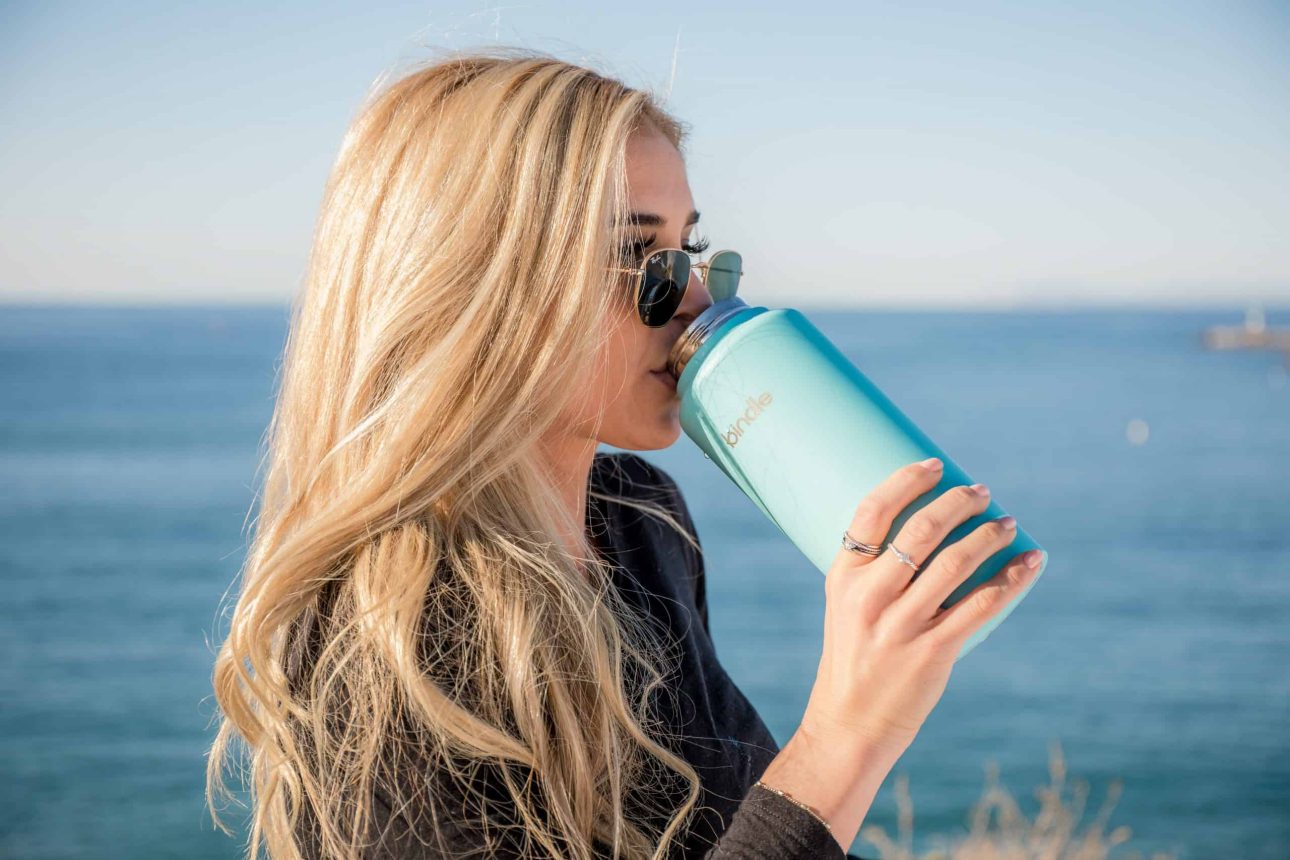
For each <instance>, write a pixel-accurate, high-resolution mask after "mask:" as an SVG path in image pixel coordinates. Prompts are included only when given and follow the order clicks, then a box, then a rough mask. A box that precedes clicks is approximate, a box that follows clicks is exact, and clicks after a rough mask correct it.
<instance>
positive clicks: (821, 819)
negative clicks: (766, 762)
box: [753, 779, 833, 836]
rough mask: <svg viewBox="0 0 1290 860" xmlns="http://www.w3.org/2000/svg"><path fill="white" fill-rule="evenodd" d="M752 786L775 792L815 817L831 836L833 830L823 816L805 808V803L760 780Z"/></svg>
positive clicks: (809, 808) (807, 807)
mask: <svg viewBox="0 0 1290 860" xmlns="http://www.w3.org/2000/svg"><path fill="white" fill-rule="evenodd" d="M753 785H755V786H756V785H760V786H761V787H762V788H764V789H766V790H767V791H773V792H775V793H776V794H778V795H779V796H780V797H782V798H784V799H785V800H787V801H788V802H789V803H791V804H793V805H795V806H800V807H801V808H802V809H805V810H806V811H807V812H809V813H811V815H813V816H815V818H816V819H817V820H818V821H819V822H820V823H821V824H823V825H824V829H825V830H827V831H829V835H830V836H831V835H833V828H832V827H830V826H829V822H827V821H825V820H824V816H823V815H820V813H818V812H816V811H815V810H814V809H812V808H811V807H809V806H807V805H806V804H805V803H802V801H800V800H797V799H796V798H794V797H791V796H790V795H789V794H787V793H786V792H783V791H780V790H779V789H778V788H773V787H771V786H769V785H767V784H766V783H764V782H762V781H761V780H760V779H759V780H757V781H756V782H755V783H753Z"/></svg>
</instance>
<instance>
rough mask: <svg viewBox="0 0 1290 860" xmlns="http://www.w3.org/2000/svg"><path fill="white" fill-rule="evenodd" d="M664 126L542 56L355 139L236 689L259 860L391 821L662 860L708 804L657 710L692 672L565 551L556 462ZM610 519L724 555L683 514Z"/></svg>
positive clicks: (411, 77) (676, 131) (434, 81)
mask: <svg viewBox="0 0 1290 860" xmlns="http://www.w3.org/2000/svg"><path fill="white" fill-rule="evenodd" d="M642 124H650V125H652V126H653V127H655V128H656V129H658V130H659V131H661V132H662V133H663V134H664V135H666V136H667V137H668V139H669V140H671V141H672V142H673V143H674V144H675V145H676V146H677V147H678V148H680V146H681V142H682V139H683V137H684V134H685V127H684V126H683V125H682V124H681V123H680V122H679V121H678V120H676V119H675V118H673V117H671V116H670V115H669V114H667V113H666V112H664V110H663V109H662V108H661V107H660V106H659V104H658V103H657V101H656V98H655V97H654V96H653V95H652V94H650V93H649V92H647V91H643V90H638V89H633V88H630V87H627V86H625V85H624V84H622V83H620V82H619V81H617V80H615V79H613V78H610V77H607V76H604V75H602V74H599V73H597V72H594V71H592V70H589V69H587V68H583V67H580V66H577V65H572V64H570V63H567V62H563V61H560V60H557V59H555V58H552V57H549V56H546V55H543V54H537V53H534V52H528V51H518V50H514V49H503V50H498V51H493V52H491V53H487V52H486V53H472V54H468V55H455V56H451V57H449V58H447V59H441V60H438V61H434V62H428V61H427V62H425V63H423V64H422V65H421V66H419V67H417V68H414V69H413V71H411V72H410V73H408V74H406V75H404V76H402V77H400V78H399V79H397V80H395V81H394V82H393V83H390V84H388V85H384V86H378V87H376V88H374V90H373V93H372V94H370V95H369V96H368V98H367V100H366V101H365V102H364V105H363V107H362V108H361V109H360V110H359V112H358V113H357V115H356V117H355V118H354V120H353V122H352V123H351V125H350V128H349V129H348V131H347V133H346V135H345V137H344V141H343V144H342V146H341V149H340V153H339V155H338V157H337V160H336V162H335V164H334V166H333V168H332V171H331V174H330V177H329V179H328V182H327V185H326V189H325V194H324V199H323V203H322V207H321V212H320V214H319V218H318V221H317V226H316V230H315V233H314V238H313V245H312V249H311V253H310V258H309V264H308V269H307V274H306V278H305V282H304V284H303V289H302V290H301V292H300V294H299V295H298V297H297V298H296V300H295V302H294V303H293V308H292V315H291V324H290V329H289V332H288V337H287V342H286V346H285V349H284V360H283V365H282V368H281V375H280V379H279V385H280V387H279V391H278V393H277V399H276V404H275V409H274V414H273V417H272V421H271V423H270V426H269V428H268V431H267V433H266V451H265V453H264V462H267V471H266V474H265V478H264V486H263V490H262V493H261V494H260V512H259V514H258V516H257V517H256V519H255V526H254V537H253V539H252V540H251V544H250V547H249V551H248V554H247V558H246V562H245V564H244V567H243V569H242V571H241V575H240V579H241V584H240V593H239V594H238V598H237V602H236V606H235V607H234V609H233V612H232V614H231V618H230V619H229V631H228V635H227V637H226V639H225V640H224V641H223V643H222V645H221V647H220V650H219V653H218V656H217V659H216V663H215V669H214V678H213V685H214V690H215V697H216V699H217V702H218V706H219V712H220V713H219V714H218V715H217V716H218V717H219V720H220V725H219V731H218V734H217V736H216V738H215V741H214V744H213V746H212V749H211V754H210V757H209V763H208V767H207V802H208V804H209V805H210V807H211V810H212V815H213V817H214V819H215V822H216V825H217V826H219V827H220V828H221V829H223V830H224V831H225V832H230V831H229V830H228V828H227V827H225V826H224V824H223V823H222V822H221V821H220V816H219V813H218V811H217V809H216V803H215V799H216V796H217V795H223V796H224V797H231V796H232V795H231V794H230V793H229V791H228V788H227V786H226V785H225V784H224V781H223V776H222V771H223V766H224V764H225V760H226V758H231V757H232V748H231V747H230V742H231V741H234V740H238V741H240V744H239V745H240V746H241V747H242V748H243V751H244V753H245V754H246V759H247V760H248V761H249V766H250V777H249V783H250V792H249V793H250V797H251V805H250V821H249V824H250V828H249V838H248V844H247V847H246V851H247V855H246V856H248V857H250V858H252V860H254V858H256V857H258V855H259V849H260V845H261V843H263V846H264V848H265V849H266V850H267V852H268V854H269V856H271V857H280V858H295V857H301V856H319V855H321V856H328V857H350V856H358V855H360V854H361V853H362V852H363V850H364V848H365V847H370V845H371V841H370V834H371V833H372V831H373V830H374V828H375V826H376V825H377V824H379V823H380V819H381V815H380V814H378V813H382V812H384V811H390V815H391V816H393V815H399V816H402V817H403V818H404V819H407V820H411V821H412V823H413V826H414V827H416V828H417V829H416V833H417V834H418V838H419V837H420V836H429V837H434V836H435V835H436V834H437V835H439V836H440V837H442V836H443V835H444V834H446V833H449V832H469V833H471V834H472V836H471V838H472V839H474V840H477V841H478V844H479V847H480V848H481V849H482V850H484V851H490V850H494V849H498V848H500V846H502V845H503V844H506V845H508V846H512V848H511V850H516V851H519V852H521V853H520V855H519V856H525V857H539V856H559V857H572V858H591V857H592V856H594V852H595V851H598V850H601V849H599V848H597V845H599V846H605V847H607V848H608V849H609V850H611V851H612V856H614V857H623V858H648V857H653V858H659V857H664V856H666V852H667V850H668V848H669V847H672V846H675V845H676V844H678V842H679V838H680V836H681V834H683V833H684V832H686V827H687V820H688V817H689V815H690V813H691V812H693V811H694V810H695V809H697V808H700V807H698V806H697V802H698V798H699V797H700V785H699V780H698V777H697V775H696V773H695V771H694V770H693V768H691V767H690V766H689V765H688V764H687V763H686V761H685V760H684V759H683V758H681V757H679V755H678V754H677V753H676V751H675V749H676V748H675V747H674V746H673V745H672V744H671V743H670V741H671V740H674V739H675V738H674V736H672V735H669V734H668V731H667V729H666V727H665V726H663V725H662V724H661V721H658V720H656V719H654V717H653V712H652V711H651V708H650V696H651V695H652V694H654V693H655V692H660V691H663V690H665V689H666V685H665V683H664V681H665V678H666V675H667V671H668V664H667V662H666V661H667V658H668V656H669V655H670V654H671V653H673V652H672V651H671V650H670V648H669V647H668V644H667V643H665V642H662V641H660V640H658V639H657V638H656V637H655V636H654V635H653V632H652V629H651V626H650V622H649V621H648V620H647V619H645V618H643V617H640V616H634V615H633V614H632V612H631V611H630V610H629V609H628V607H627V605H626V604H625V603H624V602H623V601H621V599H620V598H619V597H618V595H617V594H616V591H615V589H614V588H613V587H612V586H611V584H610V581H609V574H610V567H609V566H608V564H607V562H606V561H605V560H604V559H602V557H601V556H600V555H599V554H598V552H597V551H596V549H595V546H594V544H593V543H591V541H590V539H589V537H588V535H587V534H586V531H585V528H584V524H583V523H577V524H576V526H577V527H576V528H575V529H573V530H572V531H576V532H577V533H580V534H581V535H582V541H581V543H580V544H579V546H580V547H581V551H580V552H570V551H569V550H568V549H567V548H566V546H565V545H564V543H563V541H562V540H559V539H557V535H559V534H561V533H562V530H563V531H564V532H567V531H569V529H568V528H567V527H568V525H569V524H568V523H566V522H561V521H560V519H559V518H560V517H561V516H565V517H567V513H565V512H564V511H563V506H562V505H561V504H559V503H558V500H559V498H560V497H559V495H558V493H557V491H556V488H555V484H554V482H553V478H552V476H551V475H550V474H549V473H548V471H547V470H546V468H544V467H543V465H542V458H541V457H540V455H539V453H538V449H537V446H536V444H535V443H536V442H537V440H538V439H539V437H541V436H542V434H543V433H545V432H546V431H548V430H549V429H551V428H552V427H553V426H555V425H556V423H557V421H558V419H559V416H560V414H561V410H562V408H563V407H565V405H566V403H567V402H568V398H569V397H570V396H571V393H572V392H578V391H580V390H582V389H583V388H584V387H585V386H586V385H587V382H588V380H589V379H590V378H591V374H592V372H593V369H594V363H595V362H596V361H597V357H598V356H600V355H601V352H600V350H601V347H602V344H603V341H604V337H605V332H606V330H607V328H608V320H609V319H610V315H611V314H621V313H623V312H624V308H625V305H623V304H622V302H623V301H626V300H627V299H626V298H625V296H624V294H623V293H622V291H615V290H612V289H610V285H611V284H612V283H613V281H612V280H611V278H610V276H609V275H608V274H607V272H606V269H607V268H608V267H610V266H613V265H618V264H620V263H621V260H619V259H618V256H617V250H616V249H617V242H616V241H615V239H614V238H613V230H612V225H613V224H614V223H616V222H617V221H618V220H619V219H621V218H623V216H624V215H625V211H626V206H627V193H626V191H627V189H626V170H625V168H626V163H625V152H626V143H627V139H628V136H629V135H630V134H631V133H632V132H633V131H634V130H636V129H638V128H640V127H641V126H642ZM557 429H558V428H557ZM262 466H263V463H262ZM589 496H598V497H601V498H614V499H615V500H617V501H620V502H626V503H628V504H630V505H631V506H632V507H636V508H639V509H641V510H644V511H647V512H648V513H649V514H651V515H653V516H657V517H659V518H660V519H662V520H665V521H667V522H668V523H670V524H671V525H672V526H673V527H675V528H677V529H678V530H679V531H681V532H682V534H684V535H685V537H686V538H688V539H689V540H690V541H691V545H692V546H695V547H696V548H697V543H695V541H694V538H693V536H691V535H690V534H689V533H688V532H686V531H685V527H684V525H683V524H682V523H681V522H680V521H679V520H678V519H677V518H676V517H673V516H672V513H671V512H670V511H669V510H667V509H665V508H664V507H661V506H655V505H652V504H648V503H643V502H640V501H639V500H637V501H629V500H626V499H621V498H618V497H616V496H606V495H602V494H601V493H598V492H596V491H595V490H594V489H590V488H589ZM483 772H488V773H491V774H492V775H493V777H494V778H496V779H497V780H499V782H500V785H502V786H503V787H504V795H505V796H504V798H503V799H502V802H500V803H499V802H498V801H497V799H496V798H492V799H490V798H489V797H488V796H487V792H485V791H483V790H481V789H480V787H479V785H478V784H477V783H476V781H475V780H476V778H477V777H479V776H480V774H481V773H483ZM242 776H243V779H244V780H245V779H246V776H245V774H244V773H243V774H242ZM669 779H671V780H679V782H671V783H669V782H668V780H669ZM665 784H671V785H676V786H679V789H678V791H679V793H672V794H669V792H670V791H671V789H668V790H664V788H663V786H664V785H665ZM448 789H451V790H448ZM638 789H639V791H638ZM635 795H639V796H635ZM633 797H634V800H633ZM668 797H671V798H672V801H671V802H667V803H665V802H663V801H664V799H666V798H668ZM376 798H380V802H379V803H378V802H376V800H375V799H376ZM441 798H451V799H453V803H454V806H452V807H451V808H449V807H448V806H447V801H446V800H442V801H441ZM651 798H653V799H652V800H651ZM677 798H681V800H680V802H679V803H677V802H676V799H677ZM463 799H465V800H468V801H469V802H470V803H469V805H468V810H469V811H468V812H465V813H463V808H464V807H463V805H462V804H463ZM441 806H442V807H443V808H440V807H441ZM463 814H464V817H463ZM467 828H469V829H467ZM508 840H509V841H508Z"/></svg>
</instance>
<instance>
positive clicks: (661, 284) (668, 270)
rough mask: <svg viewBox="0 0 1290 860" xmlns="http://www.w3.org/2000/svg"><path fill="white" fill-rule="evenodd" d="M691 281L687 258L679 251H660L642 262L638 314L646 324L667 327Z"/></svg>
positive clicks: (654, 326) (653, 326) (688, 259)
mask: <svg viewBox="0 0 1290 860" xmlns="http://www.w3.org/2000/svg"><path fill="white" fill-rule="evenodd" d="M689 282H690V258H689V256H688V255H687V254H685V253H684V252H682V251H659V252H658V253H656V254H653V255H651V256H650V258H649V259H648V260H646V261H645V276H644V283H643V284H642V285H641V295H640V315H641V321H642V322H644V323H645V325H647V326H650V327H652V328H657V327H658V326H661V325H666V324H667V321H668V320H670V319H671V318H672V315H673V314H675V313H676V309H677V308H678V307H680V305H681V299H682V298H684V297H685V288H686V286H687V285H688V284H689Z"/></svg>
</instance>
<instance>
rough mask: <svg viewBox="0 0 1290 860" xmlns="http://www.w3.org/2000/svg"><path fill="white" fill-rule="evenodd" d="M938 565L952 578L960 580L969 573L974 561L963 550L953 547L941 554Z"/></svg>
mask: <svg viewBox="0 0 1290 860" xmlns="http://www.w3.org/2000/svg"><path fill="white" fill-rule="evenodd" d="M937 563H938V564H939V565H940V567H941V569H942V570H944V571H945V572H946V573H947V574H949V575H950V577H951V578H953V579H959V578H961V577H962V576H963V575H964V574H965V573H967V572H968V569H969V567H970V566H971V564H972V559H971V557H970V556H969V554H968V553H966V552H964V551H963V550H961V549H954V548H952V547H951V548H949V549H946V550H943V551H942V552H941V554H940V556H939V557H938V560H937Z"/></svg>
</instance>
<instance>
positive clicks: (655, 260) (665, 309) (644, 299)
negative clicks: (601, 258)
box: [612, 248, 744, 328]
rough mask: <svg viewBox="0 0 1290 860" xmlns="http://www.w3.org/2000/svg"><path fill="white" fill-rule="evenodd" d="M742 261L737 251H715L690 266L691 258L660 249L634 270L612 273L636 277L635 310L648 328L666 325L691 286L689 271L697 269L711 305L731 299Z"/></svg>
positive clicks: (677, 252)
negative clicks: (687, 288)
mask: <svg viewBox="0 0 1290 860" xmlns="http://www.w3.org/2000/svg"><path fill="white" fill-rule="evenodd" d="M743 262H744V258H743V256H742V255H741V254H740V253H739V252H738V251H718V252H717V253H715V254H713V255H712V257H711V258H710V259H709V260H708V262H706V263H691V262H690V255H689V254H688V253H686V252H685V251H682V250H680V249H679V248H663V249H661V250H658V251H655V252H654V253H652V254H650V255H649V256H648V257H646V258H645V262H643V263H642V264H641V265H640V266H638V267H636V268H634V269H613V270H612V271H615V272H623V273H626V274H629V275H636V276H637V277H638V278H639V280H638V281H637V282H636V307H637V310H638V311H639V312H640V317H641V322H643V323H645V325H647V326H649V327H650V328H658V327H659V326H664V325H667V321H668V320H670V319H671V318H672V315H673V314H675V313H676V309H677V308H679V307H680V306H681V300H682V299H684V298H685V288H686V287H688V286H689V285H690V270H691V269H697V270H698V272H699V279H700V280H702V281H703V285H704V286H705V287H707V288H708V292H709V293H710V294H711V295H712V301H713V302H719V301H722V300H724V299H729V298H733V297H734V294H735V291H736V290H738V289H739V276H740V275H742V274H743Z"/></svg>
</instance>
